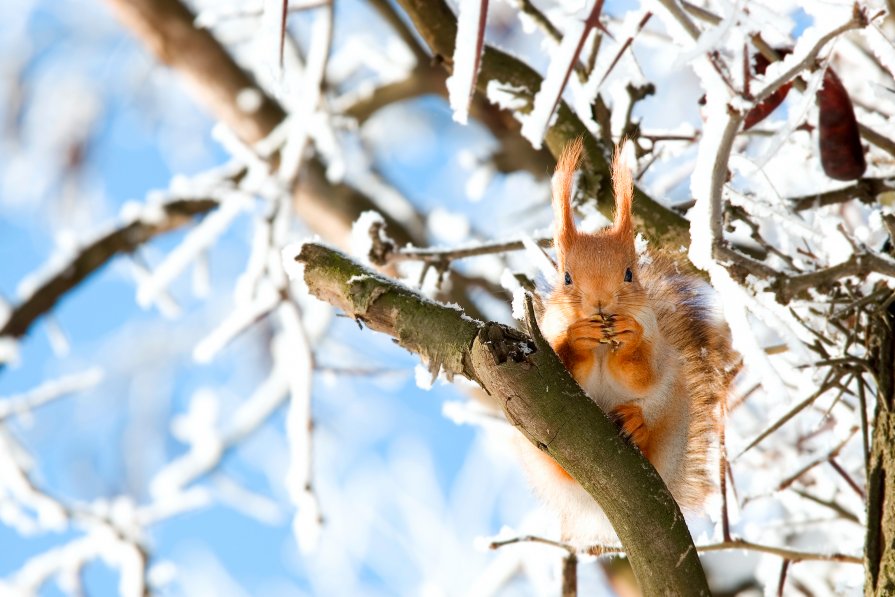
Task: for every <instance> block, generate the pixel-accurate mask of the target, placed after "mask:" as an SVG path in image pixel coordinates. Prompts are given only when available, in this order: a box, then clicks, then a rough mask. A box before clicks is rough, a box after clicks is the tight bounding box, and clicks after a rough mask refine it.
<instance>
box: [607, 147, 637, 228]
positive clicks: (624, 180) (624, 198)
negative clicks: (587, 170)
mask: <svg viewBox="0 0 895 597" xmlns="http://www.w3.org/2000/svg"><path fill="white" fill-rule="evenodd" d="M631 149H633V148H632V147H631V142H630V141H628V140H626V139H622V140H621V141H620V142H619V144H618V145H616V147H615V155H614V156H613V157H612V190H613V192H614V194H615V222H614V228H615V229H616V230H617V231H619V232H623V233H625V234H630V235H631V236H632V237H633V235H634V225H633V220H632V217H631V202H632V201H633V200H634V181H633V179H632V177H631V168H630V166H629V165H628V164H629V162H628V160H629V159H632V158H633V156H632V155H631V151H630V150H631Z"/></svg>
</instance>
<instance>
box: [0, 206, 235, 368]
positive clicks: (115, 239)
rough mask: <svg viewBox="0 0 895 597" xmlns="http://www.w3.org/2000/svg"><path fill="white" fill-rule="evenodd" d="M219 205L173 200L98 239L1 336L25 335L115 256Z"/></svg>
mask: <svg viewBox="0 0 895 597" xmlns="http://www.w3.org/2000/svg"><path fill="white" fill-rule="evenodd" d="M217 206H218V202H217V200H215V199H210V198H195V199H181V198H178V199H172V200H170V201H168V202H166V203H163V204H162V205H160V206H158V208H157V210H156V211H155V212H154V213H157V214H158V215H160V216H161V217H156V216H153V217H151V218H150V217H147V218H141V219H137V220H135V221H131V222H127V223H125V224H124V225H123V226H122V227H120V228H118V229H116V230H113V231H112V232H107V233H105V234H101V235H99V236H97V237H96V238H95V239H94V240H92V241H90V242H88V243H87V244H85V245H84V247H83V248H82V249H81V250H80V251H79V252H78V254H77V255H75V256H74V257H73V258H72V259H71V260H69V261H68V262H66V263H65V264H63V266H62V267H60V268H58V270H57V271H56V272H55V273H54V274H52V275H51V276H49V277H48V278H46V279H45V280H44V281H43V282H41V283H40V284H39V285H38V286H37V287H36V288H35V289H34V291H33V292H31V293H30V294H29V295H28V296H27V297H26V298H24V299H23V300H22V301H21V302H20V303H19V304H18V305H16V306H15V307H14V308H13V309H12V311H11V312H10V314H9V318H8V319H7V320H6V323H5V324H4V325H3V327H2V328H0V336H12V337H14V338H20V337H22V336H24V335H25V334H26V333H27V332H28V329H29V328H30V327H31V325H32V324H33V323H34V322H35V321H36V320H37V319H38V318H39V317H41V316H42V315H43V314H44V313H46V312H48V311H49V310H51V309H52V308H53V307H54V306H55V305H56V303H57V302H58V301H59V300H60V299H61V298H62V297H63V296H64V295H65V294H66V293H67V292H68V291H69V290H71V289H73V288H75V287H76V286H78V284H80V283H81V282H82V281H84V280H85V279H86V278H87V277H89V276H90V275H91V274H93V273H94V272H95V271H97V270H98V269H100V268H101V267H102V266H104V265H105V264H106V263H107V262H108V261H109V260H111V259H112V258H113V257H115V256H116V255H120V254H123V253H130V252H132V251H134V250H135V249H136V248H137V247H139V246H140V245H142V244H143V243H145V242H147V241H149V240H151V239H152V238H154V237H155V236H157V235H159V234H162V233H164V232H168V231H171V230H175V229H177V228H180V227H181V226H184V225H186V224H188V223H189V222H191V221H192V220H193V218H195V217H196V216H198V215H202V214H205V213H207V212H209V211H211V210H213V209H214V208H216V207H217ZM0 367H2V365H0Z"/></svg>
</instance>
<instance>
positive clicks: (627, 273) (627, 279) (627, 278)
mask: <svg viewBox="0 0 895 597" xmlns="http://www.w3.org/2000/svg"><path fill="white" fill-rule="evenodd" d="M567 275H568V274H567ZM632 280H634V274H633V273H632V272H631V268H630V267H629V268H628V269H626V270H625V282H631V281H632Z"/></svg>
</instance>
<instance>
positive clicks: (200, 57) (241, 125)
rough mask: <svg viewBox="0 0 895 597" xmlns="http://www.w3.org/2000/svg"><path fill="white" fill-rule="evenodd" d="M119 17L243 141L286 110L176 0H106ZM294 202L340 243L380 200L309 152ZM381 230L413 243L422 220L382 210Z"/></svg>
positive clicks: (268, 128) (263, 133)
mask: <svg viewBox="0 0 895 597" xmlns="http://www.w3.org/2000/svg"><path fill="white" fill-rule="evenodd" d="M107 3H108V4H109V6H111V7H112V9H113V10H114V11H115V13H116V14H117V15H118V17H119V18H120V19H121V21H122V22H123V23H124V24H125V25H126V26H127V27H128V28H130V29H131V31H132V32H133V33H134V34H135V35H136V36H137V37H138V38H139V39H140V40H141V41H142V42H143V43H144V44H146V46H147V47H148V48H149V49H150V50H151V51H152V53H153V54H155V56H156V57H157V58H158V59H159V60H161V61H162V62H164V63H165V64H167V65H168V66H170V67H171V68H173V69H175V70H176V71H177V72H178V73H179V74H180V75H181V76H182V77H183V78H184V80H185V81H186V83H187V85H188V86H189V88H190V89H191V91H192V92H193V94H194V96H195V97H196V98H197V99H198V100H199V102H200V103H201V104H202V105H203V106H204V107H205V108H206V109H208V110H209V111H210V112H211V113H212V114H214V116H215V117H216V118H218V119H219V120H220V121H221V122H223V123H224V124H226V125H227V126H228V127H230V128H231V129H233V131H234V132H235V133H236V135H237V136H238V137H239V138H240V139H241V140H242V141H243V142H245V143H247V144H254V143H257V142H258V141H261V140H262V139H264V138H265V137H267V136H268V135H269V134H270V133H271V132H272V131H273V130H274V128H276V127H277V126H278V125H279V124H280V123H281V122H283V121H284V120H285V119H286V111H285V110H284V109H283V107H282V106H281V105H280V104H279V103H277V102H276V100H274V99H273V98H271V97H270V96H268V95H267V94H266V93H264V91H263V90H262V89H261V88H260V87H258V85H257V84H256V82H255V81H254V80H253V79H252V77H250V76H249V75H248V74H247V73H246V72H245V71H243V70H242V69H241V68H240V67H239V65H238V64H236V62H235V61H234V60H233V58H232V57H231V56H230V54H229V53H228V52H227V50H226V49H225V48H224V47H223V46H222V45H221V44H220V42H218V40H217V39H215V37H214V36H213V35H211V33H209V32H208V31H206V30H204V29H198V28H196V26H195V25H194V21H195V16H194V15H193V14H192V12H190V10H189V9H188V8H187V7H186V6H184V5H183V4H182V3H181V2H180V1H179V0H107ZM246 92H248V93H253V94H257V97H259V98H260V100H261V101H260V103H259V105H258V107H257V109H255V110H251V111H250V110H243V109H241V108H240V107H239V104H238V102H237V98H238V97H239V96H240V94H243V93H246ZM295 209H296V212H297V213H298V215H299V216H301V217H302V218H303V219H304V220H305V221H306V222H307V223H308V225H309V226H311V228H313V229H314V231H315V232H316V233H318V234H320V235H321V236H322V237H323V238H325V239H327V240H328V241H330V242H335V243H338V244H340V245H345V244H346V242H347V238H348V234H349V233H350V230H351V224H352V223H353V222H354V221H355V220H356V219H357V217H358V216H359V215H360V214H361V213H363V212H364V211H368V210H377V211H381V208H380V207H379V206H378V205H377V204H376V203H375V202H374V201H373V200H372V199H371V198H370V197H368V196H366V195H365V194H364V193H362V192H360V191H359V190H357V189H354V188H352V187H350V186H349V185H346V184H342V183H331V182H329V181H328V180H327V178H326V167H325V165H324V164H323V163H322V162H321V161H320V158H319V157H317V156H316V155H315V156H313V157H311V158H309V160H308V162H307V166H306V168H305V171H304V172H302V184H301V185H300V186H299V188H297V189H296V201H295ZM383 216H384V217H385V219H386V220H387V221H388V224H389V232H390V234H392V236H393V237H394V238H395V240H398V241H399V242H401V243H405V242H415V243H421V242H422V241H423V240H424V239H423V231H424V229H425V227H424V225H423V223H422V220H421V219H420V218H417V220H416V221H413V222H399V221H398V220H396V219H395V218H394V216H392V215H391V214H388V213H384V214H383Z"/></svg>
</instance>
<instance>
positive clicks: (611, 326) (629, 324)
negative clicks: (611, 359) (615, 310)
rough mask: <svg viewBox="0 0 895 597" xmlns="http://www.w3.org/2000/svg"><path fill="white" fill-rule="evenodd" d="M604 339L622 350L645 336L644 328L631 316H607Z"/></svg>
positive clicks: (604, 324)
mask: <svg viewBox="0 0 895 597" xmlns="http://www.w3.org/2000/svg"><path fill="white" fill-rule="evenodd" d="M602 326H603V337H604V338H605V341H606V342H608V343H610V344H612V347H613V348H620V347H622V346H623V345H625V344H628V343H635V344H636V341H637V340H638V339H640V337H641V336H642V335H643V326H641V325H640V324H639V323H638V322H637V320H636V319H634V318H633V317H631V316H630V315H607V316H605V317H604V318H603V324H602Z"/></svg>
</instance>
